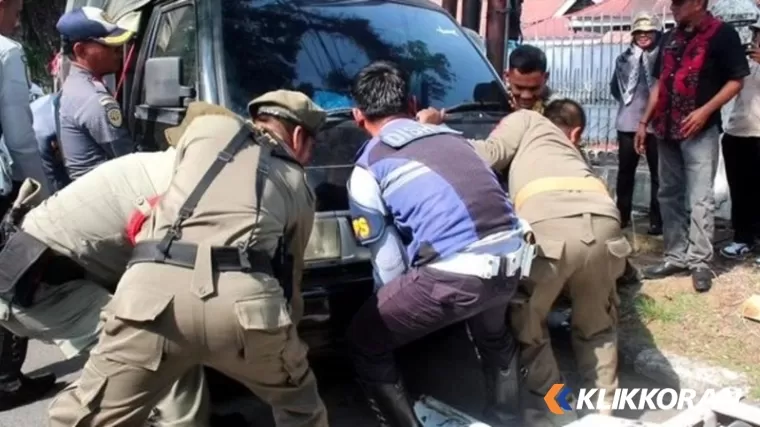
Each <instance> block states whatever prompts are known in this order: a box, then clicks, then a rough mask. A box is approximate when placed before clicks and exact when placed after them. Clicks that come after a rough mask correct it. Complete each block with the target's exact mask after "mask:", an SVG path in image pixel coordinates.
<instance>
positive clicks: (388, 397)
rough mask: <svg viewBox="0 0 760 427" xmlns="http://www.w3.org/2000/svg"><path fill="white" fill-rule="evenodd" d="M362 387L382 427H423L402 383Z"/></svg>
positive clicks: (363, 385)
mask: <svg viewBox="0 0 760 427" xmlns="http://www.w3.org/2000/svg"><path fill="white" fill-rule="evenodd" d="M362 387H363V388H364V392H365V393H366V395H367V401H368V402H369V406H370V408H371V409H372V412H374V413H375V416H376V417H377V420H378V421H379V422H380V426H381V427H423V426H422V423H420V421H419V420H418V419H417V416H416V415H415V414H414V406H413V404H412V399H411V398H410V397H409V395H408V394H407V392H406V390H405V389H404V385H403V384H402V383H401V381H398V382H396V383H395V384H367V383H364V384H362Z"/></svg>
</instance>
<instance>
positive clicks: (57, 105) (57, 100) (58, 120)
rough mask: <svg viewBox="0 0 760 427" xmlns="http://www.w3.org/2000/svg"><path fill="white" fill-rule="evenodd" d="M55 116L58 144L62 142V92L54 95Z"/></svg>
mask: <svg viewBox="0 0 760 427" xmlns="http://www.w3.org/2000/svg"><path fill="white" fill-rule="evenodd" d="M53 118H54V119H55V136H56V139H57V140H58V146H59V147H60V145H61V143H60V141H61V92H58V93H56V94H55V95H53Z"/></svg>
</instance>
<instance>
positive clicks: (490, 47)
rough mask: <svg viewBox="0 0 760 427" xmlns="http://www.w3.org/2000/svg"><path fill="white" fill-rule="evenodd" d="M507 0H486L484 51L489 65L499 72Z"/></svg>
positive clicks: (505, 34)
mask: <svg viewBox="0 0 760 427" xmlns="http://www.w3.org/2000/svg"><path fill="white" fill-rule="evenodd" d="M508 2H509V0H488V9H487V10H486V52H487V56H488V60H489V61H490V62H491V65H493V67H494V68H495V69H496V71H498V72H499V73H502V72H503V71H504V53H505V50H506V49H504V47H505V46H506V44H507V32H506V30H507V20H508V19H509V14H508V13H507V11H508V9H509V6H508Z"/></svg>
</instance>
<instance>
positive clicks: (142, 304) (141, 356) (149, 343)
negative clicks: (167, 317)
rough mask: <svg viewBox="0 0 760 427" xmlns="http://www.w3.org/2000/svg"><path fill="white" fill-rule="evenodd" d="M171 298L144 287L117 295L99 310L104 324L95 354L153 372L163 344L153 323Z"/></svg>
mask: <svg viewBox="0 0 760 427" xmlns="http://www.w3.org/2000/svg"><path fill="white" fill-rule="evenodd" d="M173 298H174V297H173V295H171V294H164V293H160V292H157V291H155V290H148V289H145V288H140V289H134V290H122V291H120V292H117V293H116V295H115V296H114V297H113V299H112V300H111V302H109V303H108V305H106V307H105V309H104V310H103V313H104V315H105V322H104V324H103V335H102V337H101V339H100V343H99V344H98V346H97V347H98V353H100V354H102V355H103V356H104V357H105V358H106V359H108V360H111V361H114V362H119V363H124V364H126V365H130V366H136V367H139V368H144V369H147V370H150V371H154V372H155V371H156V370H157V369H158V367H159V365H160V363H161V360H162V358H163V355H164V343H165V342H166V338H164V336H163V335H161V334H160V333H158V332H157V330H156V329H157V328H156V324H155V320H156V319H158V317H159V316H160V315H161V314H162V313H163V312H164V311H165V310H166V309H167V307H168V306H169V304H170V303H171V302H172V299H173Z"/></svg>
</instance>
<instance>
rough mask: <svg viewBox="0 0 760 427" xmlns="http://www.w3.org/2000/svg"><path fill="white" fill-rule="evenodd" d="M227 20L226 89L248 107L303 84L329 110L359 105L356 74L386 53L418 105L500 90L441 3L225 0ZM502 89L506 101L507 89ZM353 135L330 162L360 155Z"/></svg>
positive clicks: (238, 106)
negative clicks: (353, 94) (274, 92)
mask: <svg viewBox="0 0 760 427" xmlns="http://www.w3.org/2000/svg"><path fill="white" fill-rule="evenodd" d="M222 18H223V25H222V35H223V42H224V54H225V69H226V77H227V78H226V80H227V85H228V88H227V90H228V95H229V98H230V100H231V104H232V105H231V107H232V108H233V109H234V110H236V111H237V112H238V113H241V114H245V110H246V104H247V103H248V101H249V100H250V99H252V98H253V97H256V96H258V95H260V94H262V93H264V92H267V91H270V90H276V89H291V90H300V91H302V92H304V93H306V94H307V95H309V96H310V97H311V98H312V99H314V101H315V102H316V103H317V104H319V105H320V106H321V107H323V108H325V109H327V110H330V109H340V108H347V107H351V106H352V105H353V101H352V99H351V97H350V87H351V82H352V80H353V78H354V77H355V75H356V74H357V73H358V72H359V71H360V70H361V69H362V68H363V67H365V66H366V65H367V64H369V63H370V62H372V61H375V60H379V59H385V60H393V61H395V62H397V63H399V64H400V65H401V66H403V67H404V68H406V70H407V71H408V72H409V73H410V76H411V82H410V84H411V86H412V92H413V94H414V95H415V97H416V98H417V103H418V106H420V107H426V106H434V107H438V108H441V107H449V106H452V105H456V104H460V103H464V102H472V101H473V100H474V98H475V96H476V93H482V89H483V88H484V87H497V88H498V87H500V85H499V84H498V79H499V77H498V75H496V73H495V72H494V71H493V68H491V67H490V65H489V64H488V62H487V61H486V60H484V58H483V56H482V55H481V54H480V53H479V52H478V48H477V47H476V46H475V45H474V44H473V42H472V41H471V40H470V39H469V38H468V36H467V35H465V33H463V32H462V30H461V29H460V27H458V26H457V24H456V23H455V22H454V21H452V20H451V18H450V17H449V16H448V15H446V14H445V13H443V12H440V11H438V10H436V9H429V8H426V7H421V6H413V5H410V4H403V3H397V2H378V1H374V0H365V1H362V0H358V1H356V0H354V1H351V2H328V1H325V0H299V1H298V2H285V1H281V0H280V1H275V0H234V1H233V0H226V1H225V7H224V8H222ZM494 82H496V83H497V84H495V85H494ZM476 89H477V91H476ZM498 90H501V89H497V91H498ZM490 96H491V97H493V94H491V95H490ZM496 96H497V97H503V98H505V103H506V94H503V93H502V94H501V95H498V94H497V95H496ZM491 99H493V98H491ZM350 140H351V144H350V145H352V146H351V147H343V146H341V147H340V150H334V148H335V147H330V151H331V153H334V154H332V155H333V157H338V158H336V159H334V161H333V162H332V163H336V162H346V163H352V162H353V155H354V154H355V153H356V149H358V148H359V146H360V145H361V144H362V143H363V142H364V140H363V139H361V138H358V139H357V138H356V137H352V138H350ZM343 145H346V144H345V143H344V144H343ZM325 146H326V145H323V147H325ZM338 152H340V153H341V154H338ZM317 154H318V153H315V157H317V158H320V157H322V156H320V155H317ZM327 157H330V156H329V155H328V156H327ZM315 160H320V159H315ZM318 163H321V162H318Z"/></svg>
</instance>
